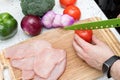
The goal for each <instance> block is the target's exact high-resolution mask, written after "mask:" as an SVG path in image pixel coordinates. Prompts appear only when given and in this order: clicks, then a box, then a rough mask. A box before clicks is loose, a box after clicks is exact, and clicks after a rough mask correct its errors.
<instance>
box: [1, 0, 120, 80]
mask: <svg viewBox="0 0 120 80" xmlns="http://www.w3.org/2000/svg"><path fill="white" fill-rule="evenodd" d="M55 1H56V5H55V7H54V8H53V10H54V11H55V12H56V13H59V14H62V12H63V8H61V7H60V4H59V2H58V1H59V0H55ZM76 5H77V6H78V7H79V8H80V10H81V14H82V16H81V19H80V20H83V19H86V18H90V17H95V16H97V17H101V18H102V19H103V20H106V19H107V18H106V16H105V15H104V14H103V12H102V11H101V9H100V8H99V7H98V6H97V4H96V3H95V2H94V0H77V3H76ZM1 12H9V13H10V14H12V15H13V16H14V18H15V19H16V20H17V21H18V24H19V25H18V32H17V34H16V35H15V36H14V37H13V38H11V39H8V40H5V41H0V50H2V49H4V48H6V47H9V46H11V45H14V44H16V43H19V42H21V41H23V40H26V39H28V38H30V37H29V36H27V35H26V34H24V33H23V31H22V29H21V27H20V22H21V20H22V18H23V16H24V15H23V13H22V11H21V8H20V0H0V13H1ZM110 30H111V31H112V32H113V33H114V34H115V35H116V37H117V39H118V40H119V41H120V36H119V34H118V32H117V31H116V30H115V29H114V28H111V29H110ZM44 31H46V29H43V30H42V33H43V32H44ZM5 75H6V76H7V73H5ZM5 80H10V79H9V78H8V77H6V79H5ZM97 80H108V79H107V78H106V77H101V78H99V79H97Z"/></svg>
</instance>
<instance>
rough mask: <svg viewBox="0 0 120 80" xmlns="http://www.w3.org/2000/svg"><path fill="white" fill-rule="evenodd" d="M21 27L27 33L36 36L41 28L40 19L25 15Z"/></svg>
mask: <svg viewBox="0 0 120 80" xmlns="http://www.w3.org/2000/svg"><path fill="white" fill-rule="evenodd" d="M21 28H22V29H23V31H24V32H25V33H27V34H28V35H31V36H36V35H38V34H39V33H40V32H41V29H42V24H41V19H40V18H39V17H38V16H34V15H27V16H25V17H24V18H23V19H22V21H21Z"/></svg>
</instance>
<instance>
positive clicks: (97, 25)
mask: <svg viewBox="0 0 120 80" xmlns="http://www.w3.org/2000/svg"><path fill="white" fill-rule="evenodd" d="M114 27H120V18H114V19H108V20H101V21H95V22H89V23H82V24H73V25H71V26H66V27H64V29H66V30H79V29H80V30H90V29H92V30H93V29H104V28H114Z"/></svg>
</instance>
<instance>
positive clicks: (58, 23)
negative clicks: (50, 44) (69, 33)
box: [52, 14, 62, 28]
mask: <svg viewBox="0 0 120 80" xmlns="http://www.w3.org/2000/svg"><path fill="white" fill-rule="evenodd" d="M61 17H62V15H60V14H57V15H56V16H55V18H54V20H53V23H52V25H53V27H55V28H57V27H61V26H62V24H61Z"/></svg>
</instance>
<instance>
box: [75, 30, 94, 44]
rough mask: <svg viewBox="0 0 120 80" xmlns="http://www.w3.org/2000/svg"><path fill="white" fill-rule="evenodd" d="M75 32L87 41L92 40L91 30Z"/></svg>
mask: <svg viewBox="0 0 120 80" xmlns="http://www.w3.org/2000/svg"><path fill="white" fill-rule="evenodd" d="M75 33H76V34H77V35H78V36H79V37H81V38H82V39H84V40H85V41H87V42H89V43H90V42H92V34H93V32H92V30H75Z"/></svg>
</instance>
